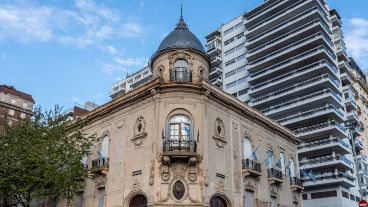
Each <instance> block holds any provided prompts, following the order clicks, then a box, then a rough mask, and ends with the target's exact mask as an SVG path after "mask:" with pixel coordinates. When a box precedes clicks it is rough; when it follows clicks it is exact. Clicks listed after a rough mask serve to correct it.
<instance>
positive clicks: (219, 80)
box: [210, 76, 222, 87]
mask: <svg viewBox="0 0 368 207" xmlns="http://www.w3.org/2000/svg"><path fill="white" fill-rule="evenodd" d="M210 83H212V84H214V85H215V86H217V87H221V86H222V77H221V76H219V77H217V78H214V79H211V80H210Z"/></svg>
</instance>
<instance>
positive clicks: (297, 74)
mask: <svg viewBox="0 0 368 207" xmlns="http://www.w3.org/2000/svg"><path fill="white" fill-rule="evenodd" d="M335 71H336V72H337V68H336V67H334V66H332V65H331V64H330V63H328V62H327V61H325V60H322V61H318V62H315V63H312V64H309V65H307V66H304V67H301V68H298V69H295V70H291V71H289V72H286V73H282V74H281V75H279V76H276V77H274V78H271V79H268V80H266V81H261V82H259V83H257V84H253V87H252V89H251V90H249V91H248V93H249V95H250V96H254V95H257V94H260V93H261V92H263V91H271V90H274V89H275V87H277V86H280V84H282V85H286V84H288V83H292V82H294V81H296V80H300V81H301V80H304V79H306V78H311V77H313V76H315V75H317V74H319V73H324V74H330V75H333V76H334V77H335V78H336V79H337V78H338V77H337V75H336V72H335ZM252 80H253V79H252V78H251V79H250V81H252Z"/></svg>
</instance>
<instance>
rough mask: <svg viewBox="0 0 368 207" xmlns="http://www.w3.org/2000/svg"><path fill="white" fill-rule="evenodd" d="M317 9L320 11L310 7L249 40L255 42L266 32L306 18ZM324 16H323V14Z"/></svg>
mask: <svg viewBox="0 0 368 207" xmlns="http://www.w3.org/2000/svg"><path fill="white" fill-rule="evenodd" d="M315 11H319V9H318V7H313V8H310V9H308V10H306V11H304V12H302V13H301V14H299V15H296V16H294V17H292V18H290V19H289V20H287V21H285V22H282V23H281V24H278V25H276V26H274V27H272V28H270V29H268V30H266V31H264V32H262V33H261V34H259V35H256V36H255V37H252V38H249V39H248V42H253V41H255V40H257V39H260V38H262V37H263V36H265V35H266V34H268V33H270V32H271V31H274V30H275V29H278V28H281V27H282V26H284V25H287V24H289V23H291V22H293V21H297V20H299V19H303V18H305V16H307V15H309V14H311V13H313V12H315ZM321 14H322V13H321ZM322 16H323V15H322ZM326 22H329V21H326Z"/></svg>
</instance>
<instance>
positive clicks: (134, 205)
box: [129, 195, 147, 207]
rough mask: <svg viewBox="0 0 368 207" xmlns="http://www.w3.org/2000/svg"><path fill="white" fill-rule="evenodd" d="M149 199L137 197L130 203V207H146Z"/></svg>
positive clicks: (142, 196) (141, 196)
mask: <svg viewBox="0 0 368 207" xmlns="http://www.w3.org/2000/svg"><path fill="white" fill-rule="evenodd" d="M146 206H147V198H146V197H145V196H144V195H136V196H134V197H133V198H132V200H131V201H130V204H129V207H146Z"/></svg>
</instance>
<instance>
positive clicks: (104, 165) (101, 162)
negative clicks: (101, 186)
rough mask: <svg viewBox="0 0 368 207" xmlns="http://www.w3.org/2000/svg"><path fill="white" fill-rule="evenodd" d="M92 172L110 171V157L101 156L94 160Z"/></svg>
mask: <svg viewBox="0 0 368 207" xmlns="http://www.w3.org/2000/svg"><path fill="white" fill-rule="evenodd" d="M91 171H92V172H94V173H96V174H103V175H106V174H107V172H108V171H109V158H107V157H100V158H98V159H95V160H92V169H91Z"/></svg>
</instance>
